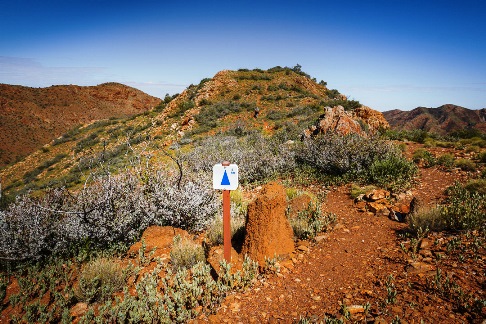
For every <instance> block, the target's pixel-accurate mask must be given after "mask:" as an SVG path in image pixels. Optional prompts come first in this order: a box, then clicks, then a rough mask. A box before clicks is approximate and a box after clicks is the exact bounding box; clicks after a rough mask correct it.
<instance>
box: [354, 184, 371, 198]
mask: <svg viewBox="0 0 486 324" xmlns="http://www.w3.org/2000/svg"><path fill="white" fill-rule="evenodd" d="M374 189H376V187H375V186H365V187H361V186H358V185H356V184H354V183H353V184H352V185H351V190H350V196H351V198H353V199H356V198H358V197H359V196H361V195H364V194H365V193H367V192H370V191H371V190H374Z"/></svg>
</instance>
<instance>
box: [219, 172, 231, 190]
mask: <svg viewBox="0 0 486 324" xmlns="http://www.w3.org/2000/svg"><path fill="white" fill-rule="evenodd" d="M221 185H222V186H229V185H230V181H229V178H228V174H227V173H226V170H224V175H223V180H221Z"/></svg>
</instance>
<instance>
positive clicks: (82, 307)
mask: <svg viewBox="0 0 486 324" xmlns="http://www.w3.org/2000/svg"><path fill="white" fill-rule="evenodd" d="M87 310H88V304H86V303H77V304H76V305H74V306H73V307H72V308H71V309H70V310H69V315H71V316H72V317H79V316H82V315H84V313H86V311H87Z"/></svg>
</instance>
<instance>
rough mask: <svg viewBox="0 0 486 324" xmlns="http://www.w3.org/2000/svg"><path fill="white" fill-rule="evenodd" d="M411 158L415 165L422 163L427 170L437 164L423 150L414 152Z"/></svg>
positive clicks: (433, 158) (433, 157) (430, 154)
mask: <svg viewBox="0 0 486 324" xmlns="http://www.w3.org/2000/svg"><path fill="white" fill-rule="evenodd" d="M412 158H413V161H414V162H415V163H423V166H425V167H427V168H429V167H432V166H434V165H435V164H436V162H437V161H436V159H435V156H434V155H433V154H432V153H430V152H429V151H427V150H426V149H423V148H419V149H417V150H415V152H414V153H413V157H412Z"/></svg>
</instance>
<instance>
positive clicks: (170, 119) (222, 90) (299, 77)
mask: <svg viewBox="0 0 486 324" xmlns="http://www.w3.org/2000/svg"><path fill="white" fill-rule="evenodd" d="M326 85H327V84H326V82H324V81H320V82H317V81H316V80H315V79H313V78H311V77H310V76H309V75H307V74H305V73H304V72H302V71H301V70H300V69H299V68H296V67H294V68H288V67H275V68H271V69H268V70H261V69H254V70H248V69H240V70H238V71H229V70H224V71H221V72H218V73H217V74H216V75H215V76H214V77H212V78H207V79H203V80H202V81H201V82H200V83H199V84H197V85H190V86H189V87H187V89H186V90H184V91H183V92H182V93H181V94H177V95H173V96H169V95H168V96H166V97H165V98H164V99H163V100H162V101H160V100H159V102H157V99H156V98H153V97H149V96H146V95H145V94H143V93H141V92H137V91H136V90H134V89H130V88H127V87H124V86H120V85H114V84H109V85H101V86H99V87H92V88H91V87H85V88H83V87H76V86H70V87H61V88H57V87H53V88H52V89H51V88H48V89H25V88H10V89H11V91H14V90H16V91H24V92H26V93H29V94H30V97H27V96H26V95H24V96H23V98H26V97H27V98H29V100H26V99H24V102H25V103H26V104H25V105H23V106H29V107H33V108H32V109H30V110H26V109H24V110H20V111H21V112H22V113H19V114H18V115H16V114H15V113H14V111H13V109H11V108H9V107H10V106H9V105H11V104H9V103H10V102H12V101H13V99H8V100H7V99H2V100H3V101H4V102H5V103H4V104H3V105H2V107H7V108H9V109H10V111H11V112H10V115H9V116H10V117H9V118H11V119H13V120H15V121H16V122H17V124H14V123H12V122H10V124H8V125H15V126H10V127H11V128H12V129H13V127H17V126H18V128H19V130H18V131H17V133H14V132H13V131H12V132H10V133H9V136H10V137H7V138H8V139H9V141H10V143H13V142H14V141H13V140H11V139H10V138H13V137H18V138H20V137H27V138H28V140H24V142H22V143H27V144H28V143H37V142H36V137H35V136H40V135H35V136H34V135H32V136H34V137H33V138H31V137H29V136H28V135H26V134H29V131H27V130H25V129H23V128H22V127H24V126H23V125H24V124H28V121H29V120H30V119H34V120H35V121H37V123H34V125H41V126H37V128H26V129H28V130H30V132H31V133H32V134H35V133H40V134H42V136H43V138H46V139H47V136H50V137H49V140H50V139H52V138H56V140H55V141H53V142H51V143H50V144H49V145H45V146H44V147H42V150H37V151H35V152H34V153H32V154H30V155H29V156H27V157H26V158H25V159H24V160H22V161H21V162H19V163H16V164H13V165H10V166H7V167H5V168H4V169H3V170H0V179H2V181H3V183H2V186H3V188H5V189H4V191H11V192H14V191H16V192H20V191H22V190H24V189H26V188H28V189H31V190H36V189H38V188H44V187H46V186H52V185H63V186H67V187H69V186H75V185H77V184H79V182H80V181H82V180H83V179H85V178H83V177H86V175H87V174H88V173H89V172H95V171H96V169H97V168H99V167H100V165H101V164H103V165H110V167H111V168H113V170H116V169H117V168H123V167H125V165H126V164H129V163H130V162H129V159H130V158H131V157H133V154H138V153H136V152H144V154H145V155H146V156H150V157H151V158H154V159H158V160H164V159H167V156H165V155H164V154H163V150H161V148H165V149H169V150H170V149H171V148H174V147H176V148H177V147H181V146H184V145H189V146H190V145H191V143H197V142H198V141H200V140H204V139H207V138H208V137H211V136H214V135H215V134H224V135H233V136H237V137H238V136H245V135H247V134H251V133H260V134H263V135H265V136H273V135H276V136H278V137H279V139H282V138H283V139H285V140H286V141H287V140H299V139H301V138H302V137H303V136H313V135H317V134H318V133H329V132H331V133H337V134H350V133H358V134H360V135H364V136H366V135H368V134H373V133H374V132H376V131H377V130H379V129H386V128H388V127H389V125H388V123H387V121H386V120H385V119H384V117H383V115H382V114H381V113H380V112H378V111H375V110H373V109H371V108H369V107H366V106H363V105H361V104H360V103H359V102H358V101H354V100H348V99H347V98H346V96H344V95H342V94H340V93H339V91H338V90H336V89H328V88H327V86H326ZM12 89H13V90H12ZM123 89H124V90H123ZM110 90H111V91H110ZM36 91H37V92H42V91H46V92H48V91H54V92H53V93H57V92H56V91H58V92H60V93H62V94H63V95H62V96H61V95H57V96H56V95H54V94H52V93H51V92H48V93H50V97H51V98H58V97H59V98H61V97H62V98H64V99H63V100H61V99H56V100H57V101H54V99H53V102H54V103H55V104H50V105H48V104H45V105H43V103H44V101H42V100H43V95H42V94H41V93H39V94H37V93H36ZM76 93H77V94H76ZM67 94H70V95H69V96H68V95H67ZM4 97H5V96H4ZM68 98H69V100H68ZM157 103H158V104H157ZM81 104H83V105H81ZM96 104H97V105H96ZM156 104H157V105H156ZM154 105H156V106H155V107H154V108H153V109H151V110H150V111H148V112H147V113H144V114H138V115H137V116H135V117H133V118H127V119H116V120H114V119H113V120H105V121H98V122H94V123H90V124H87V125H84V126H82V127H75V128H72V129H70V130H69V131H66V130H64V132H66V133H64V134H62V131H61V129H60V127H59V126H58V125H57V123H58V121H64V122H67V121H68V122H70V125H75V124H77V123H82V122H85V121H90V120H93V119H101V118H108V117H111V116H120V115H122V114H123V113H125V114H128V113H127V112H126V110H125V109H128V108H130V109H131V110H129V112H131V113H137V112H142V111H144V110H146V109H150V108H151V107H153V106H154ZM17 107H22V105H21V104H20V103H18V104H17ZM53 107H54V108H53ZM74 107H76V109H74ZM82 107H86V108H82ZM96 107H98V108H100V109H99V112H98V110H96V109H97V108H96ZM123 107H124V108H123ZM18 109H19V108H18ZM3 110H7V111H8V109H5V108H3ZM27 111H33V112H34V113H27ZM47 111H49V112H50V114H47V113H46V112H47ZM83 112H84V114H82V113H83ZM102 112H103V113H106V115H102ZM41 113H42V114H41ZM115 113H117V114H115ZM16 116H20V117H17V119H15V117H16ZM81 116H83V118H84V119H81ZM59 117H60V118H59ZM2 118H3V117H2ZM29 118H30V119H29ZM38 120H41V121H44V122H43V123H41V122H40V121H38ZM23 123H24V124H23ZM4 127H5V126H4ZM66 127H67V126H66ZM60 133H61V134H62V136H61V137H59V134H60ZM2 143H4V140H3V138H2ZM44 143H46V142H44ZM27 144H22V145H24V146H25V147H27ZM18 145H20V144H18ZM29 147H32V148H33V147H34V145H33V144H32V145H31V146H29ZM7 149H9V150H10V152H11V151H12V150H14V149H15V147H14V146H12V147H8V146H7V147H6V149H4V150H5V151H7ZM189 149H190V148H184V150H189Z"/></svg>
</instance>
